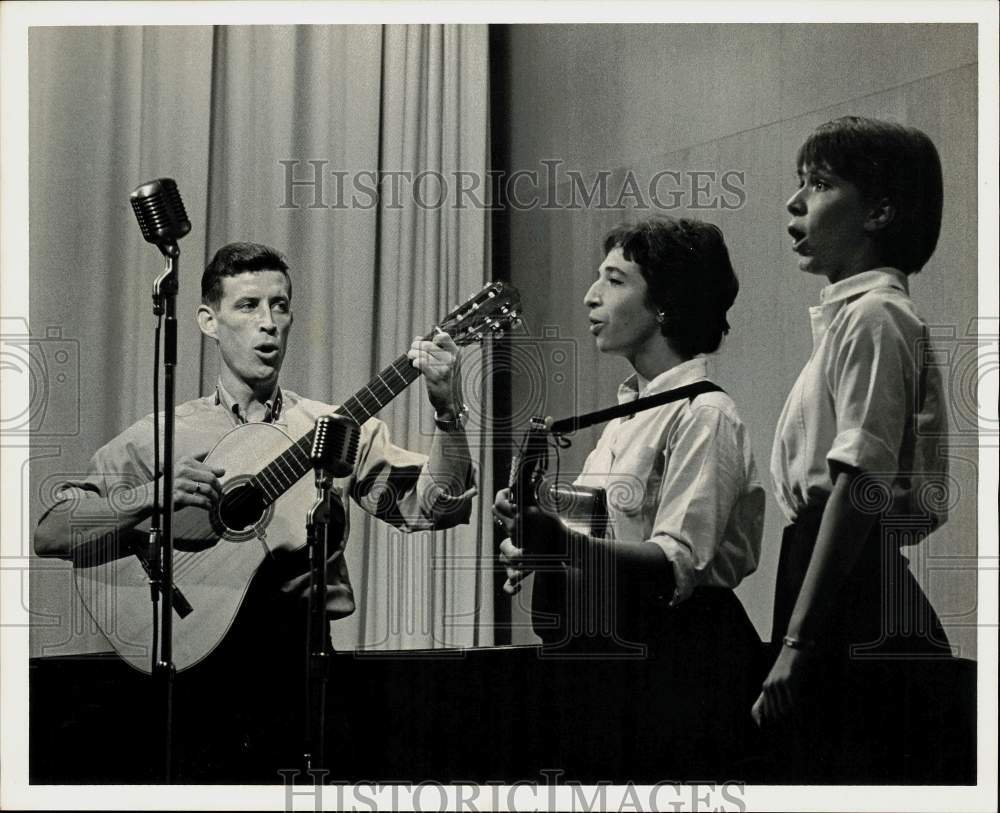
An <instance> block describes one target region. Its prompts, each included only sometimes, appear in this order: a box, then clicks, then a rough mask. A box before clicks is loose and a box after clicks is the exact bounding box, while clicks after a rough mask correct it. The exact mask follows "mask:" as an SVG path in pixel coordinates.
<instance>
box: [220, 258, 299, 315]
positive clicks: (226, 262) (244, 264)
mask: <svg viewBox="0 0 1000 813" xmlns="http://www.w3.org/2000/svg"><path fill="white" fill-rule="evenodd" d="M248 271H280V272H281V273H282V274H284V275H285V279H287V280H288V294H289V296H291V293H292V280H291V278H290V277H289V276H288V263H287V262H285V258H284V257H283V256H282V254H281V252H280V251H278V250H277V249H273V248H271V247H270V246H265V245H262V244H261V243H230V244H229V245H226V246H223V247H222V248H220V249H219V250H218V251H216V252H215V256H214V257H212V261H211V262H210V263H209V264H208V265H207V266H205V273H204V274H202V275H201V301H202V302H203V303H204V304H206V305H211V306H213V307H217V306H218V304H219V302H220V301H221V300H222V280H223V278H224V277H234V276H236V275H237V274H244V273H246V272H248Z"/></svg>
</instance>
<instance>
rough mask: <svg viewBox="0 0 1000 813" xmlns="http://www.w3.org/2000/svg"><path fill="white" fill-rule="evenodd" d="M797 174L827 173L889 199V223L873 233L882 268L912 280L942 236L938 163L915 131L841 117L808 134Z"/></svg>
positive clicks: (927, 141) (923, 137)
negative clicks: (813, 169) (824, 170)
mask: <svg viewBox="0 0 1000 813" xmlns="http://www.w3.org/2000/svg"><path fill="white" fill-rule="evenodd" d="M796 166H797V167H798V168H799V169H802V168H803V167H807V166H815V167H817V168H820V167H826V168H827V169H829V170H830V171H832V172H834V173H836V174H837V175H839V176H840V177H842V178H844V179H845V180H847V181H850V182H851V183H852V184H854V185H855V186H857V187H858V189H859V190H860V192H861V194H862V195H864V196H865V197H866V198H867V199H869V200H872V201H878V200H881V199H882V198H888V200H889V202H890V203H891V204H892V206H893V208H894V209H895V216H894V217H893V219H892V221H891V222H890V223H889V224H888V225H887V226H886V227H885V228H884V229H881V230H880V231H879V232H878V233H877V238H876V239H877V240H878V242H879V249H880V251H881V258H880V259H881V262H883V263H885V264H886V265H891V266H893V267H895V268H898V269H899V270H900V271H903V272H904V273H907V274H915V273H916V272H917V271H919V270H920V269H921V268H923V267H924V265H925V264H926V263H927V261H928V260H929V259H930V258H931V255H932V254H933V253H934V249H935V247H936V246H937V241H938V235H939V234H940V233H941V208H942V202H943V198H944V193H943V182H942V179H941V159H940V157H939V156H938V151H937V149H936V148H935V146H934V142H933V141H931V140H930V138H928V137H927V135H926V134H925V133H923V132H922V131H920V130H918V129H916V128H915V127H907V126H904V125H902V124H897V123H895V122H890V121H880V120H878V119H868V118H862V117H860V116H844V117H843V118H839V119H834V120H833V121H828V122H827V123H826V124H822V125H820V126H819V127H817V128H816V130H814V131H813V133H812V135H810V136H809V138H807V139H806V141H805V143H804V144H803V145H802V146H801V147H800V148H799V154H798V157H797V158H796Z"/></svg>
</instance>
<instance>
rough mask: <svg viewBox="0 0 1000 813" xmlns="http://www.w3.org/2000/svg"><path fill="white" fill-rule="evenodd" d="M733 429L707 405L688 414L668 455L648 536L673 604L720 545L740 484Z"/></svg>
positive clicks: (688, 591)
mask: <svg viewBox="0 0 1000 813" xmlns="http://www.w3.org/2000/svg"><path fill="white" fill-rule="evenodd" d="M736 429H737V428H736V426H735V425H734V424H733V422H732V421H731V420H730V419H729V418H728V417H727V416H726V414H725V413H724V412H723V411H722V410H720V409H718V408H716V407H714V406H712V405H698V406H696V407H695V408H693V409H692V410H690V411H689V413H688V415H687V416H686V418H685V419H684V422H683V424H682V425H681V426H680V427H679V428H678V431H677V433H676V435H675V436H674V439H673V440H674V442H673V445H672V448H670V449H669V450H668V453H669V459H668V465H667V466H666V469H665V471H664V474H663V481H662V483H661V487H660V493H659V506H658V510H657V514H656V521H655V524H654V527H653V535H652V537H651V539H650V540H649V541H651V542H653V543H655V544H657V545H659V546H660V548H661V550H663V552H664V554H665V555H666V557H667V559H669V560H670V562H671V564H672V565H673V567H674V575H675V579H676V583H677V589H676V591H675V593H674V599H673V603H675V604H676V603H678V602H680V601H683V600H684V599H685V598H687V597H688V596H689V595H690V594H691V592H692V590H694V588H695V587H696V586H697V585H698V584H700V583H701V581H702V579H703V574H704V572H705V571H706V569H707V568H708V566H709V564H710V563H711V562H712V560H713V558H714V557H715V554H716V552H717V551H718V549H719V546H720V544H721V542H722V537H723V534H724V532H725V529H726V525H727V522H728V520H729V516H730V514H731V513H732V510H733V506H734V505H735V504H736V501H737V499H738V497H739V493H740V488H741V484H742V483H743V481H744V479H745V478H744V471H743V469H744V466H743V455H742V453H741V451H740V443H739V436H738V433H737V431H736Z"/></svg>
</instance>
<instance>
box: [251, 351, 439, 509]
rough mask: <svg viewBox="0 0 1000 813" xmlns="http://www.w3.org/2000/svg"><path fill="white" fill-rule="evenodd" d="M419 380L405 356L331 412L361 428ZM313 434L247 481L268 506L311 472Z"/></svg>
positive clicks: (310, 431) (309, 433)
mask: <svg viewBox="0 0 1000 813" xmlns="http://www.w3.org/2000/svg"><path fill="white" fill-rule="evenodd" d="M419 376H420V371H419V370H417V369H416V368H415V367H414V366H413V365H412V364H411V363H410V359H409V357H408V356H406V355H405V354H404V355H402V356H400V357H399V358H398V359H396V360H395V361H394V362H392V364H390V365H389V366H388V367H386V368H385V369H384V370H382V372H380V373H379V374H378V375H376V376H375V377H374V378H373V379H372V380H371V381H369V382H368V383H367V384H366V385H365V386H364V387H362V388H361V389H360V390H358V392H356V393H355V394H354V395H352V396H351V397H350V398H348V399H347V401H345V402H344V403H343V404H341V405H340V406H339V407H337V409H336V410H334V412H335V414H337V415H346V416H347V417H348V418H350V419H351V420H353V421H354V422H355V423H356V424H358V426H361V424H363V423H364V422H365V421H367V420H368V419H369V418H370V417H371V416H372V415H374V414H375V413H376V412H378V411H379V410H381V409H382V408H383V407H384V406H386V404H388V403H389V402H390V401H391V400H392V399H393V398H395V397H396V396H397V395H399V394H400V393H401V392H402V391H403V390H405V389H406V388H407V387H408V386H409V385H410V384H412V383H413V381H414V380H415V379H417V378H418V377H419ZM314 434H315V430H313V429H310V430H309V431H308V432H307V433H306V434H305V435H303V436H302V437H301V438H299V439H298V440H297V441H296V442H295V443H293V444H292V445H291V446H289V447H288V449H286V450H285V451H284V452H282V453H281V454H280V455H278V456H277V457H276V458H275V459H274V460H272V461H271V462H270V463H268V464H267V465H266V466H265V467H264V468H263V469H261V471H259V472H258V473H257V474H255V475H254V476H253V477H251V478H250V483H251V484H252V485H253V486H254V487H256V488H257V489H258V490H259V491H260V493H261V494H263V495H264V497H265V498H266V500H267V503H268V504H270V503H273V502H274V501H275V500H277V499H278V497H280V496H281V495H282V494H284V493H285V492H286V491H288V489H290V488H291V487H292V486H293V485H295V483H297V482H298V481H299V480H300V479H301V478H302V477H303V476H305V474H306V472H308V471H309V470H310V469H311V468H312V460H311V459H310V454H311V452H312V445H313V435H314Z"/></svg>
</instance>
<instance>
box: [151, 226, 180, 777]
mask: <svg viewBox="0 0 1000 813" xmlns="http://www.w3.org/2000/svg"><path fill="white" fill-rule="evenodd" d="M159 249H160V251H161V252H162V253H163V256H164V257H165V258H166V262H165V265H164V269H163V273H162V274H161V275H160V276H159V277H157V278H156V281H155V282H154V283H153V313H154V314H156V315H160V314H161V313H162V314H163V316H164V333H163V401H164V404H163V479H162V480H161V484H162V488H163V500H162V502H160V503H159V505H160V508H159V512H157V511H156V510H154V512H153V521H152V525H151V528H150V568H151V576H150V583H151V586H152V591H153V596H154V600H153V614H154V618H153V623H154V625H155V623H156V618H155V615H156V611H157V606H156V598H160V600H161V601H162V604H161V605H160V607H159V610H160V647H159V652H154V653H153V658H154V661H153V675H154V678H155V679H156V681H157V683H158V687H159V689H160V690H161V691H162V698H163V715H164V717H163V722H164V731H163V742H164V763H163V766H164V781H165V783H166V784H171V783H172V782H173V779H174V777H173V717H174V714H173V700H174V674H175V671H176V670H175V667H174V662H173V620H174V619H173V608H174V603H173V590H174V537H173V514H174V399H175V396H174V371H175V369H176V367H177V291H178V288H179V284H178V273H177V271H178V268H177V266H178V262H177V261H178V258H179V257H180V249H178V247H177V244H176V243H163V244H160V245H159ZM156 374H157V375H158V374H159V371H156ZM158 513H160V514H162V531H161V530H160V524H161V523H160V520H161V517H160V516H157V514H158Z"/></svg>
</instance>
